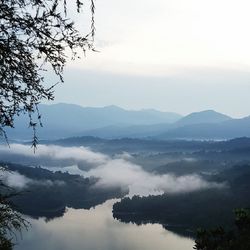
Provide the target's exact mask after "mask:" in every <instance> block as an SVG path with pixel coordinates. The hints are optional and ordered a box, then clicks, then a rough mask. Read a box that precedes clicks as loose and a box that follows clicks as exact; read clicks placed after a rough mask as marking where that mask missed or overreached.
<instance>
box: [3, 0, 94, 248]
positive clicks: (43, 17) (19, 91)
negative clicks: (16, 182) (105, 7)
mask: <svg viewBox="0 0 250 250" xmlns="http://www.w3.org/2000/svg"><path fill="white" fill-rule="evenodd" d="M90 3H91V6H90V11H91V13H92V17H91V22H90V23H91V27H90V32H89V33H88V34H87V35H84V36H83V35H81V34H80V32H79V31H78V30H77V29H76V27H75V25H74V23H73V21H72V20H71V19H69V18H68V17H67V0H0V135H2V136H4V137H5V138H6V139H7V137H6V133H5V128H6V127H14V119H15V116H18V115H20V114H21V113H25V114H28V116H29V126H30V127H31V128H32V129H33V132H34V134H33V146H34V148H35V147H36V144H37V138H36V126H37V122H34V120H33V114H36V115H37V118H38V121H39V123H40V125H41V126H42V124H41V115H40V114H39V110H38V104H39V103H40V102H41V101H42V100H44V99H47V100H53V98H54V92H53V91H54V89H53V87H54V85H55V84H52V85H51V86H49V87H46V84H45V83H44V77H43V72H44V71H45V70H46V68H47V67H49V66H50V67H51V68H52V70H53V71H54V73H55V74H56V75H57V76H58V78H59V82H63V69H64V66H65V63H66V61H67V59H68V57H67V54H66V52H65V51H66V49H67V50H69V51H71V59H75V58H76V57H77V49H79V48H80V49H82V50H83V51H84V52H85V51H86V50H87V49H90V50H94V47H93V42H94V35H95V26H94V12H95V5H94V0H90ZM82 5H83V3H82V2H81V0H76V9H77V11H78V12H80V11H81V7H82ZM0 171H2V169H1V170H0ZM4 171H5V170H4ZM13 195H15V193H13V190H11V192H10V189H9V187H7V186H5V185H4V184H3V182H2V181H1V179H0V249H12V246H13V244H12V242H11V238H9V237H10V236H11V235H13V234H14V233H15V231H21V229H22V228H23V227H27V225H28V224H27V222H26V221H25V220H24V219H23V218H22V216H21V215H20V214H19V213H18V212H16V211H15V209H14V208H13V206H12V204H11V203H10V201H9V198H10V197H11V196H13Z"/></svg>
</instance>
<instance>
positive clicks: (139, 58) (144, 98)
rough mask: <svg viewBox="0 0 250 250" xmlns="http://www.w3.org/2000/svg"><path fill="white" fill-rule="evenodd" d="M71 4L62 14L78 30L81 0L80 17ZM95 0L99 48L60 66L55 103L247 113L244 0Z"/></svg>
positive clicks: (249, 74) (249, 85)
mask: <svg viewBox="0 0 250 250" xmlns="http://www.w3.org/2000/svg"><path fill="white" fill-rule="evenodd" d="M73 2H74V1H72V2H71V3H70V4H72V6H69V8H70V9H71V10H70V15H71V16H72V17H73V18H74V20H75V22H76V25H77V27H78V28H79V29H80V30H81V31H82V32H83V33H84V32H86V31H87V29H88V27H89V15H88V2H86V3H85V5H84V8H85V9H83V11H82V13H81V14H80V15H76V13H75V9H74V6H73ZM95 2H96V14H95V19H96V36H95V47H96V49H97V50H98V51H100V52H88V53H87V55H86V57H84V56H83V57H82V58H81V59H80V60H76V61H73V62H69V63H68V64H67V66H66V68H65V75H64V77H65V83H63V84H61V85H58V86H57V87H56V90H55V96H56V99H55V102H66V103H75V104H79V105H82V106H107V105H118V106H120V107H123V108H126V109H133V110H134V109H143V108H154V109H158V110H162V111H173V112H178V113H180V114H188V113H190V112H194V111H200V110H206V109H214V110H217V111H219V112H222V113H225V114H228V115H231V116H233V117H243V116H247V115H250V109H249V106H250V98H249V95H250V48H249V44H250V32H249V24H250V15H249V11H250V2H249V1H247V0H237V1H236V0H219V1H218V0H209V1H208V0H154V1H152V0H151V1H149V0H127V1H124V0H123V1H122V0H105V1H101V0H96V1H95ZM50 80H51V81H54V80H55V79H54V78H53V76H50Z"/></svg>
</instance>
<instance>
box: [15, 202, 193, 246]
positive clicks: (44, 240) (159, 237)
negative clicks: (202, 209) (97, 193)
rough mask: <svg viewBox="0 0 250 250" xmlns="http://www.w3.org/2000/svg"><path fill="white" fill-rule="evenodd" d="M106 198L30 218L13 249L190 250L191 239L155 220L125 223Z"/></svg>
mask: <svg viewBox="0 0 250 250" xmlns="http://www.w3.org/2000/svg"><path fill="white" fill-rule="evenodd" d="M115 201H116V200H109V201H107V202H105V203H104V204H102V205H99V206H97V207H95V208H92V209H90V210H84V209H79V210H76V209H72V208H70V209H68V210H67V212H66V213H65V214H64V215H63V217H60V218H56V219H54V220H51V221H49V222H47V223H46V221H45V219H42V218H40V219H38V220H35V219H29V220H30V222H31V223H32V228H30V230H29V231H28V232H24V233H23V239H22V240H19V241H18V242H19V243H18V245H17V246H16V247H15V249H16V250H34V249H35V250H45V249H46V250H47V249H48V250H59V249H60V250H118V249H119V250H147V249H148V250H155V249H157V250H163V249H164V250H191V249H193V245H194V242H193V240H191V239H189V238H184V237H180V236H178V235H176V234H174V233H172V232H170V231H167V230H165V229H164V228H163V227H162V226H161V225H158V224H154V225H151V224H147V225H141V226H137V225H135V224H132V223H128V224H124V223H121V222H119V221H117V220H115V219H114V218H113V216H112V205H113V204H114V202H115Z"/></svg>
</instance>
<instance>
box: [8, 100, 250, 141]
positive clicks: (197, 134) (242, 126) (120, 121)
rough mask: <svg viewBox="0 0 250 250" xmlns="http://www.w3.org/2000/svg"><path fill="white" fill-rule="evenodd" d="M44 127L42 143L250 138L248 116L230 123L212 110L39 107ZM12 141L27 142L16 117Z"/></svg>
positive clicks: (10, 131)
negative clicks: (76, 139) (85, 139)
mask: <svg viewBox="0 0 250 250" xmlns="http://www.w3.org/2000/svg"><path fill="white" fill-rule="evenodd" d="M39 110H40V113H41V114H42V121H43V127H39V128H38V130H37V131H38V132H37V133H38V136H39V138H42V139H58V138H66V137H71V136H96V137H101V138H107V139H109V138H123V137H130V138H151V139H160V140H164V139H188V140H192V139H195V140H203V139H205V140H214V139H216V140H223V139H231V138H235V137H243V136H247V137H249V136H250V116H249V117H245V118H241V119H233V118H231V117H229V116H227V115H225V114H221V113H218V112H216V111H214V110H205V111H201V112H195V113H191V114H189V115H187V116H184V117H183V116H181V115H180V114H177V113H174V112H161V111H157V110H153V109H144V110H138V111H132V110H125V109H122V108H120V107H117V106H113V105H112V106H106V107H100V108H93V107H81V106H78V105H73V104H64V103H60V104H53V105H40V106H39ZM7 133H8V136H9V138H11V139H22V140H23V139H30V138H31V137H32V131H31V129H29V128H28V118H27V117H26V116H19V117H17V119H16V121H15V129H8V130H7Z"/></svg>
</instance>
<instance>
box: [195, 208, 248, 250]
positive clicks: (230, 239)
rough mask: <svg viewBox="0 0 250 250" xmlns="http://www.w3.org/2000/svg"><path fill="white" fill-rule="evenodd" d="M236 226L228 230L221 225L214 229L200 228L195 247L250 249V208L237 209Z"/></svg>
mask: <svg viewBox="0 0 250 250" xmlns="http://www.w3.org/2000/svg"><path fill="white" fill-rule="evenodd" d="M235 217H236V219H235V226H236V227H235V228H234V229H232V230H231V231H226V230H225V229H224V228H222V227H219V228H216V229H213V230H199V231H198V233H197V239H196V241H195V247H194V249H197V250H249V249H250V209H237V210H236V211H235Z"/></svg>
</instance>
